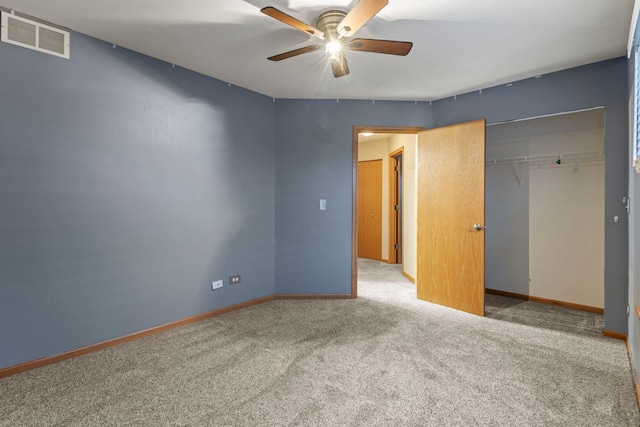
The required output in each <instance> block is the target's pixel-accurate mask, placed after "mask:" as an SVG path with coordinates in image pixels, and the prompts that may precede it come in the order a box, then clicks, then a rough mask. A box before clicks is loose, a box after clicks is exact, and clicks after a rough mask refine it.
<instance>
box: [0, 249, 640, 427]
mask: <svg viewBox="0 0 640 427" xmlns="http://www.w3.org/2000/svg"><path fill="white" fill-rule="evenodd" d="M360 265H361V275H360V278H361V281H360V283H359V292H360V298H358V299H357V300H308V301H297V300H279V301H273V302H269V303H265V304H262V305H259V306H256V307H252V308H249V309H245V310H241V311H237V312H234V313H230V314H227V315H224V316H219V317H216V318H213V319H210V320H207V321H203V322H199V323H197V324H193V325H189V326H186V327H183V328H180V329H174V330H172V331H168V332H166V333H162V334H159V335H155V336H152V337H148V338H144V339H141V340H138V341H134V342H130V343H126V344H123V345H120V346H117V347H113V348H110V349H106V350H103V351H100V352H97V353H93V354H90V355H86V356H82V357H79V358H76V359H72V360H68V361H65V362H61V363H59V364H56V365H51V366H47V367H44V368H41V369H38V370H35V371H30V372H26V373H23V374H19V375H15V376H13V377H9V378H5V379H2V380H0V425H1V426H11V427H14V426H53V425H56V426H124V425H135V426H182V425H192V426H403V425H405V426H635V427H637V426H638V425H640V415H639V413H638V408H637V404H636V398H635V394H634V390H633V387H632V382H631V377H630V373H629V363H628V359H627V355H626V349H625V346H624V344H623V343H622V342H621V341H617V340H613V339H609V338H603V337H600V336H588V335H584V334H571V333H567V332H561V331H553V330H549V329H545V328H538V327H531V326H526V325H521V324H517V323H512V322H505V321H501V320H495V319H489V318H480V317H476V316H472V315H467V314H464V313H459V312H456V311H453V310H450V309H447V308H443V307H439V306H435V305H432V304H429V303H425V302H422V301H418V300H416V298H415V288H414V286H413V285H412V284H411V283H409V282H408V281H406V280H405V279H404V278H402V276H400V275H399V271H398V268H397V267H394V266H388V265H385V264H381V263H376V262H372V261H367V260H361V262H360Z"/></svg>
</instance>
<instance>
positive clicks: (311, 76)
mask: <svg viewBox="0 0 640 427" xmlns="http://www.w3.org/2000/svg"><path fill="white" fill-rule="evenodd" d="M356 3H357V0H320V1H319V0H182V1H175V0H101V1H95V0H93V1H87V0H56V1H51V0H0V5H1V6H4V7H8V8H12V9H15V10H16V11H17V12H22V13H25V14H29V15H32V16H35V17H37V18H40V19H43V20H46V21H49V22H52V23H55V24H58V25H62V26H66V27H68V28H70V29H72V30H74V31H77V32H80V33H84V34H88V35H90V36H93V37H96V38H98V39H101V40H105V41H107V42H109V43H115V44H117V45H119V46H122V47H126V48H129V49H132V50H134V51H137V52H141V53H144V54H146V55H149V56H152V57H155V58H159V59H162V60H164V61H166V62H169V63H173V64H176V65H179V66H182V67H184V68H188V69H190V70H194V71H197V72H199V73H202V74H205V75H208V76H211V77H214V78H217V79H220V80H222V81H225V82H229V83H231V84H234V85H237V86H241V87H244V88H247V89H251V90H253V91H256V92H259V93H262V94H265V95H268V96H271V97H275V98H319V99H334V98H335V99H338V98H339V99H376V100H388V99H390V100H435V99H440V98H445V97H448V96H452V95H457V94H461V93H465V92H469V91H472V90H477V89H483V88H487V87H491V86H495V85H498V84H503V83H508V82H512V81H516V80H520V79H523V78H528V77H533V76H537V75H541V74H546V73H550V72H554V71H559V70H562V69H566V68H570V67H575V66H579V65H584V64H588V63H592V62H597V61H602V60H606V59H610V58H615V57H619V56H622V55H624V54H625V53H626V46H627V39H628V35H629V28H630V23H631V16H632V11H633V3H634V0H389V4H388V5H387V6H386V7H385V8H384V9H382V11H381V12H380V13H379V14H378V15H377V16H376V17H374V18H373V19H372V20H371V21H369V22H368V23H367V24H366V25H365V26H364V27H362V28H361V29H360V31H359V32H358V34H357V36H358V37H364V38H377V39H386V40H400V41H412V42H413V43H414V46H413V50H412V51H411V52H410V53H409V55H408V56H406V57H397V56H392V55H380V54H372V53H364V52H353V51H351V52H347V54H346V55H347V58H348V62H349V68H350V70H351V73H350V74H349V75H348V76H345V77H341V78H338V79H336V78H334V77H333V75H332V72H331V68H330V67H329V64H328V63H327V60H326V59H325V56H324V53H323V51H322V50H318V51H315V52H312V53H309V54H305V55H302V56H298V57H295V58H290V59H287V60H284V61H281V62H272V61H268V60H267V57H269V56H272V55H275V54H278V53H282V52H286V51H289V50H292V49H295V48H298V47H302V46H306V45H309V44H313V43H315V42H316V41H315V40H312V39H311V36H308V35H306V34H304V33H303V32H301V31H298V30H296V29H294V28H292V27H289V26H287V25H285V24H283V23H281V22H278V21H276V20H275V19H273V18H270V17H268V16H266V15H264V14H262V13H260V9H261V8H263V7H265V6H274V7H276V8H277V9H280V10H281V11H283V12H285V13H288V14H289V15H292V16H294V17H295V18H297V19H299V20H301V21H303V22H306V23H308V24H311V25H314V26H315V23H316V20H317V18H318V16H319V15H320V14H321V13H322V12H324V11H327V10H331V9H342V10H345V11H347V10H349V9H351V8H352V7H353V6H354V5H355V4H356ZM71 43H72V45H71V55H72V56H73V38H72V40H71Z"/></svg>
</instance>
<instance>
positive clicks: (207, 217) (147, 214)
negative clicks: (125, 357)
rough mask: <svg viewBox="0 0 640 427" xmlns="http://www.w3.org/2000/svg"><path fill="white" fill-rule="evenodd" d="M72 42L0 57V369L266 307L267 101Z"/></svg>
mask: <svg viewBox="0 0 640 427" xmlns="http://www.w3.org/2000/svg"><path fill="white" fill-rule="evenodd" d="M71 37H72V40H71V46H72V50H71V59H70V60H63V59H59V58H56V57H53V56H49V55H45V54H42V53H38V52H33V51H30V50H27V49H23V48H19V47H15V46H12V45H9V44H6V43H0V58H2V61H1V62H2V66H0V99H1V102H0V200H1V202H0V367H6V366H10V365H14V364H17V363H20V362H25V361H28V360H33V359H36V358H40V357H44V356H50V355H54V354H57V353H61V352H65V351H69V350H71V349H73V348H76V347H80V346H85V345H90V344H93V343H97V342H101V341H104V340H107V339H110V338H114V337H119V336H122V335H126V334H129V333H132V332H136V331H140V330H143V329H146V328H150V327H153V326H156V325H160V324H165V323H168V322H171V321H174V320H178V319H182V318H185V317H188V316H191V315H195V314H199V313H203V312H207V311H210V310H214V309H217V308H220V307H225V306H229V305H232V304H235V303H239V302H243V301H247V300H251V299H254V298H259V297H262V296H265V295H272V294H273V293H274V265H275V258H274V254H275V227H274V222H275V217H274V215H275V210H274V200H275V183H274V180H275V174H274V161H275V159H274V143H275V140H274V134H275V130H274V112H275V108H274V104H273V102H272V100H271V99H270V98H267V97H264V96H261V95H258V94H256V93H253V92H250V91H247V90H244V89H241V88H237V87H229V86H228V85H227V84H224V83H222V82H219V81H216V80H214V79H211V78H208V77H205V76H202V75H199V74H196V73H193V72H190V71H186V70H183V69H180V68H171V65H170V64H167V63H164V62H161V61H157V60H154V59H151V58H148V57H145V56H142V55H140V54H137V53H134V52H131V51H127V50H125V49H121V48H117V49H114V48H113V47H112V46H111V45H110V44H107V43H103V42H100V41H97V40H95V39H92V38H89V37H86V36H83V35H81V34H76V33H73V34H72V35H71ZM233 274H241V275H242V283H241V284H240V285H234V286H228V285H227V280H228V276H229V275H233ZM217 279H224V280H225V286H224V288H222V289H220V290H217V291H215V292H213V291H212V290H211V281H212V280H217Z"/></svg>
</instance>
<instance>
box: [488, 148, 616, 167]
mask: <svg viewBox="0 0 640 427" xmlns="http://www.w3.org/2000/svg"><path fill="white" fill-rule="evenodd" d="M586 157H589V158H601V157H604V151H576V152H573V153H556V154H538V155H535V156H520V157H510V158H507V159H490V160H487V164H490V165H499V164H504V163H524V162H536V161H544V160H558V159H581V158H586Z"/></svg>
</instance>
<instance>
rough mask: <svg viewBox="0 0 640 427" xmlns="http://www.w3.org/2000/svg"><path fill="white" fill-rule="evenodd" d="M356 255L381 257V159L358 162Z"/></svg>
mask: <svg viewBox="0 0 640 427" xmlns="http://www.w3.org/2000/svg"><path fill="white" fill-rule="evenodd" d="M358 257H360V258H369V259H375V260H378V261H380V260H381V259H382V160H372V161H368V162H358Z"/></svg>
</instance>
